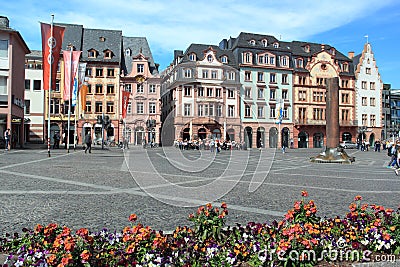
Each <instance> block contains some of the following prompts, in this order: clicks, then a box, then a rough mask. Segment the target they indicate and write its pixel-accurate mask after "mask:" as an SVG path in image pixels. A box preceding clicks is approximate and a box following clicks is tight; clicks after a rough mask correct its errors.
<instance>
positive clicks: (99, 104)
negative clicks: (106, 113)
mask: <svg viewBox="0 0 400 267" xmlns="http://www.w3.org/2000/svg"><path fill="white" fill-rule="evenodd" d="M95 109H96V110H95V111H96V113H102V112H103V102H99V101H98V102H96V104H95Z"/></svg>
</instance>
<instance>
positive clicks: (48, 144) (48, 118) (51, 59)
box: [43, 15, 54, 157]
mask: <svg viewBox="0 0 400 267" xmlns="http://www.w3.org/2000/svg"><path fill="white" fill-rule="evenodd" d="M53 21H54V15H51V24H50V25H51V26H50V27H51V30H50V32H51V44H50V46H49V51H50V56H49V57H48V58H46V59H45V60H50V62H49V63H50V71H49V90H48V94H49V106H48V113H47V114H48V116H47V153H48V155H49V157H50V156H51V155H50V108H51V69H52V66H53V45H52V42H53ZM43 53H44V51H43Z"/></svg>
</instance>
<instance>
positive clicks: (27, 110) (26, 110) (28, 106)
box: [24, 100, 31, 115]
mask: <svg viewBox="0 0 400 267" xmlns="http://www.w3.org/2000/svg"><path fill="white" fill-rule="evenodd" d="M30 113H31V101H30V100H25V106H24V114H26V115H29V114H30Z"/></svg>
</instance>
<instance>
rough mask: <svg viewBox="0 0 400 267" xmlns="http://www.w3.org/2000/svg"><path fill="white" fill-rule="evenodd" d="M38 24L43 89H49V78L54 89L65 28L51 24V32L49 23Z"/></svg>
mask: <svg viewBox="0 0 400 267" xmlns="http://www.w3.org/2000/svg"><path fill="white" fill-rule="evenodd" d="M40 24H41V30H42V55H43V89H44V90H49V86H50V85H49V81H50V79H51V89H52V90H54V89H56V83H55V81H56V74H57V67H58V60H59V59H60V51H61V46H62V42H63V38H64V30H65V28H64V27H60V26H54V25H53V32H51V25H50V24H46V23H40ZM50 70H51V77H50Z"/></svg>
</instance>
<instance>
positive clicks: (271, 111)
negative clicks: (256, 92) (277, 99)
mask: <svg viewBox="0 0 400 267" xmlns="http://www.w3.org/2000/svg"><path fill="white" fill-rule="evenodd" d="M269 117H270V118H271V119H274V118H276V107H275V106H270V109H269Z"/></svg>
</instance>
